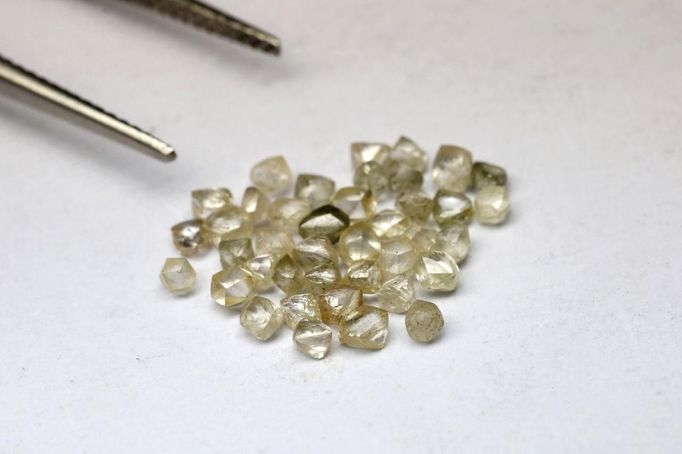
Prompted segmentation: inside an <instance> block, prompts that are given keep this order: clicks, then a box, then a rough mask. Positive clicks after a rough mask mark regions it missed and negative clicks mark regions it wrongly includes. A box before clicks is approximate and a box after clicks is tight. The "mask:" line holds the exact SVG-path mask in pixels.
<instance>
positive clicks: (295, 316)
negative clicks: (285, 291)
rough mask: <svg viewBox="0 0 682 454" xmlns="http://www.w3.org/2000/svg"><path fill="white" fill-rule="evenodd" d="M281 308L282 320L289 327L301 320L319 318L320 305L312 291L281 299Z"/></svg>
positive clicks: (292, 327) (293, 326) (294, 326)
mask: <svg viewBox="0 0 682 454" xmlns="http://www.w3.org/2000/svg"><path fill="white" fill-rule="evenodd" d="M282 310H283V311H284V321H285V322H286V324H287V326H288V327H289V328H291V329H294V328H296V325H297V324H298V322H300V321H301V320H320V307H319V305H318V303H317V299H316V298H315V295H313V294H312V293H300V294H297V295H291V296H287V297H286V298H284V299H282Z"/></svg>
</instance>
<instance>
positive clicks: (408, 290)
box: [378, 275, 416, 314]
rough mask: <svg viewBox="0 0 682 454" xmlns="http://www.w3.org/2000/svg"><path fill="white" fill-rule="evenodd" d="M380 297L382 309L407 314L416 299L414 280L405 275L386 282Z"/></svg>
mask: <svg viewBox="0 0 682 454" xmlns="http://www.w3.org/2000/svg"><path fill="white" fill-rule="evenodd" d="M378 296H379V304H381V307H383V308H384V309H386V310H387V311H389V312H395V313H397V314H402V313H404V312H406V311H407V310H408V309H409V308H410V306H411V305H412V303H413V302H414V300H415V298H416V296H415V291H414V284H413V283H412V279H410V278H408V277H407V276H404V275H401V276H395V277H394V278H392V279H389V280H388V281H386V282H384V285H382V286H381V288H380V289H379V294H378Z"/></svg>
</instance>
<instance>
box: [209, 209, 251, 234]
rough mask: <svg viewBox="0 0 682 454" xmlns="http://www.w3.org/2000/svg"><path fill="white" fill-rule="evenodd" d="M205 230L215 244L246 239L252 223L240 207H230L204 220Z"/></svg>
mask: <svg viewBox="0 0 682 454" xmlns="http://www.w3.org/2000/svg"><path fill="white" fill-rule="evenodd" d="M206 228H207V230H208V231H209V232H211V235H212V237H213V242H214V243H215V244H218V243H220V241H221V240H226V239H231V238H247V237H250V236H251V232H252V230H253V223H252V222H251V218H250V217H249V215H248V214H247V213H246V211H244V210H242V209H241V207H238V206H234V205H230V206H228V207H226V208H224V209H222V210H221V211H218V212H217V213H213V214H212V215H210V216H209V217H208V219H206Z"/></svg>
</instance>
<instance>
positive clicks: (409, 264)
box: [379, 238, 417, 277]
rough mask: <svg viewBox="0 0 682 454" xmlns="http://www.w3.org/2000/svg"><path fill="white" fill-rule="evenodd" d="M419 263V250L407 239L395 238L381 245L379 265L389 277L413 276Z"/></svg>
mask: <svg viewBox="0 0 682 454" xmlns="http://www.w3.org/2000/svg"><path fill="white" fill-rule="evenodd" d="M416 263H417V248H416V247H415V245H414V243H413V242H412V241H411V240H409V239H407V238H394V239H392V240H387V241H384V242H382V244H381V257H380V259H379V264H380V265H381V269H382V271H383V272H384V274H385V275H386V277H388V276H395V275H397V274H412V273H413V272H414V267H415V265H416Z"/></svg>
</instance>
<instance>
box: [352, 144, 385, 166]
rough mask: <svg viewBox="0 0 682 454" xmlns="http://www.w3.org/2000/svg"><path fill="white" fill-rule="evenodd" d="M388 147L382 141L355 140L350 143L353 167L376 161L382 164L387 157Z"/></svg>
mask: <svg viewBox="0 0 682 454" xmlns="http://www.w3.org/2000/svg"><path fill="white" fill-rule="evenodd" d="M390 151H391V149H390V147H389V146H388V145H386V144H383V143H369V142H355V143H352V144H351V145H350V155H351V159H352V161H353V169H357V168H358V167H360V166H361V165H362V164H363V163H365V162H369V161H376V162H377V163H379V164H381V165H383V164H385V163H386V160H387V159H388V154H389V152H390Z"/></svg>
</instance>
